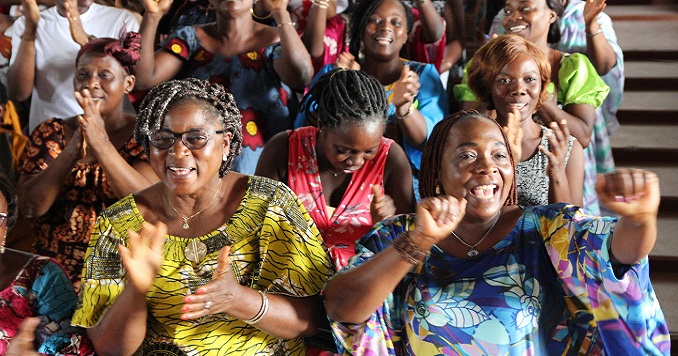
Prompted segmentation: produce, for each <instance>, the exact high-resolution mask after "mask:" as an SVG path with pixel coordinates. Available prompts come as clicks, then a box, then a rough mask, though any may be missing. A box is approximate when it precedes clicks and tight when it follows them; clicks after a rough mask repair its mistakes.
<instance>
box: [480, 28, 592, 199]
mask: <svg viewBox="0 0 678 356" xmlns="http://www.w3.org/2000/svg"><path fill="white" fill-rule="evenodd" d="M476 54H477V55H474V56H473V61H472V62H471V63H470V65H469V66H468V77H467V80H468V86H469V87H470V88H471V89H472V90H473V92H474V93H476V97H477V99H478V100H479V101H481V102H484V103H488V105H489V107H490V108H493V109H494V110H495V112H496V120H497V122H498V123H499V124H500V125H502V126H504V127H507V128H509V131H511V130H513V131H516V130H515V129H514V128H513V124H512V123H511V121H512V120H515V121H519V126H520V129H519V130H520V131H521V133H520V139H516V142H511V144H513V146H512V147H511V149H512V151H513V153H514V155H515V156H514V159H515V160H516V161H517V162H518V164H517V166H516V178H515V179H516V185H517V187H518V203H519V204H520V205H522V206H532V205H547V204H550V203H559V202H563V203H569V204H575V205H577V206H582V203H583V196H582V187H583V179H584V152H583V149H582V147H581V145H580V144H579V142H578V141H576V140H575V138H574V137H573V136H571V135H570V131H569V128H568V125H567V122H566V121H561V122H558V123H556V122H551V123H550V125H549V126H548V127H547V126H544V125H540V124H538V123H537V122H535V121H534V120H533V119H532V115H533V114H534V113H535V112H537V111H538V110H539V109H540V107H541V106H542V105H543V103H544V101H545V100H550V99H549V94H548V92H547V87H548V84H549V83H550V79H549V77H550V75H551V66H550V65H549V62H548V59H547V58H546V56H545V55H544V53H543V52H542V51H541V50H540V49H539V48H537V46H535V45H534V44H532V43H531V42H529V41H527V40H525V39H524V38H522V37H519V36H515V35H501V36H499V37H497V38H494V39H492V40H490V41H489V42H488V43H486V44H485V45H483V46H482V47H480V49H478V51H477V52H476ZM512 116H513V117H512ZM516 135H517V133H512V135H511V136H514V137H515V136H516Z"/></svg>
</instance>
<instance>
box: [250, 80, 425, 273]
mask: <svg viewBox="0 0 678 356" xmlns="http://www.w3.org/2000/svg"><path fill="white" fill-rule="evenodd" d="M302 103H303V106H302V108H304V110H305V111H306V113H307V115H308V117H312V118H314V121H315V124H316V125H314V126H306V127H301V128H298V129H296V130H294V131H288V132H281V133H279V134H278V135H276V136H275V137H273V138H272V139H271V141H269V143H268V144H266V147H265V148H264V153H263V154H262V155H261V160H260V161H259V165H258V166H257V171H256V174H257V175H261V176H264V177H269V178H272V179H275V180H279V181H281V182H283V183H285V184H287V185H288V186H289V187H290V188H291V189H292V191H294V193H296V194H297V196H299V199H300V200H301V202H302V203H304V206H305V207H306V210H307V211H308V212H309V214H310V215H311V218H313V221H314V222H315V223H316V225H318V229H319V230H320V234H321V235H322V237H323V240H324V242H325V244H326V245H327V248H328V250H329V252H330V255H331V256H332V260H333V261H334V264H335V266H336V268H337V270H339V269H341V268H342V267H344V266H345V265H346V263H347V262H348V259H349V258H350V257H351V256H353V255H354V254H355V252H354V251H355V249H354V245H355V241H356V240H358V239H359V238H361V237H362V236H363V235H364V234H365V233H366V232H367V231H369V230H370V229H371V228H372V225H373V224H374V223H376V222H377V221H381V220H383V219H385V218H387V217H390V216H392V215H394V214H402V213H407V212H413V211H414V205H415V200H414V193H413V191H412V174H411V173H410V168H409V164H408V162H407V157H405V152H403V150H402V148H401V147H400V146H398V145H397V144H393V143H394V142H393V140H390V139H387V138H384V137H383V136H382V134H383V132H384V126H385V125H386V112H387V110H388V103H387V102H386V96H385V95H384V89H383V87H382V86H381V84H379V82H377V80H376V79H374V78H372V77H371V76H369V75H368V74H366V73H365V72H362V71H355V70H347V69H335V70H332V71H331V72H327V73H325V74H324V75H323V76H321V77H320V78H319V79H318V81H317V82H316V83H315V85H313V87H312V88H311V90H310V91H309V92H308V93H307V94H306V98H305V99H304V101H303V102H302ZM311 108H315V111H313V112H311V110H310V109H311ZM382 187H383V188H382ZM382 190H383V191H382Z"/></svg>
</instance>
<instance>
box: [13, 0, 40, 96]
mask: <svg viewBox="0 0 678 356" xmlns="http://www.w3.org/2000/svg"><path fill="white" fill-rule="evenodd" d="M21 3H22V6H23V8H24V18H25V20H26V22H25V28H24V30H23V33H22V34H20V36H21V37H20V38H21V39H20V42H19V46H18V48H17V49H16V56H15V57H14V61H13V62H12V64H10V66H9V68H8V69H7V93H8V95H9V98H10V99H12V100H14V101H16V102H21V101H26V100H28V98H30V96H31V94H32V93H33V85H34V83H35V36H36V34H37V30H38V21H39V20H40V9H39V8H38V4H37V3H36V2H35V0H22V2H21ZM12 42H16V41H12ZM14 45H15V46H16V43H14Z"/></svg>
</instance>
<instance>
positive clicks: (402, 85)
mask: <svg viewBox="0 0 678 356" xmlns="http://www.w3.org/2000/svg"><path fill="white" fill-rule="evenodd" d="M420 86H421V84H419V75H417V73H416V72H415V71H413V70H410V67H409V66H403V69H402V71H401V72H400V78H399V79H398V80H397V81H396V82H395V83H394V85H393V94H392V95H393V101H392V103H393V105H394V106H395V107H396V112H398V113H399V114H402V115H405V113H406V112H407V111H408V110H409V108H410V105H412V103H414V98H415V97H416V96H417V94H418V93H419V87H420ZM402 115H401V116H402Z"/></svg>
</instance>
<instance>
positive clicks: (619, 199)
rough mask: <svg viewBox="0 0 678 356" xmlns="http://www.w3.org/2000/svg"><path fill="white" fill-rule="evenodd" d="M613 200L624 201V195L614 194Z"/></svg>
mask: <svg viewBox="0 0 678 356" xmlns="http://www.w3.org/2000/svg"><path fill="white" fill-rule="evenodd" d="M614 201H616V202H623V201H624V196H622V195H615V196H614Z"/></svg>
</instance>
